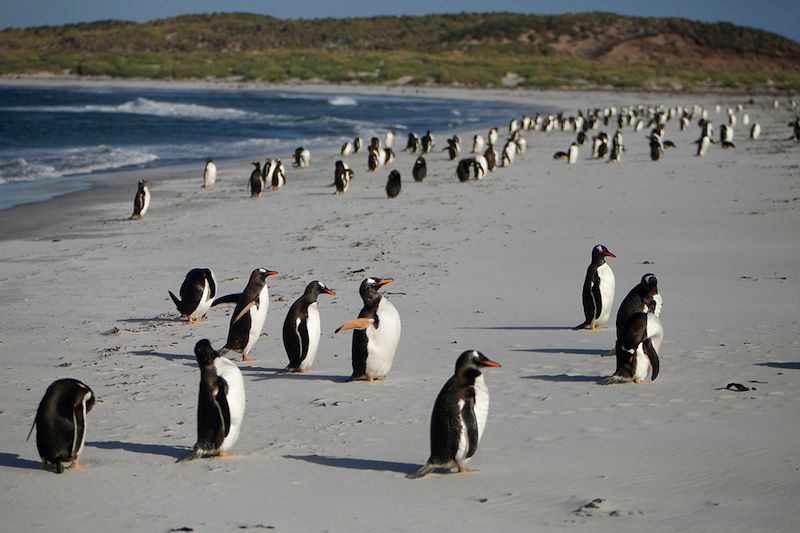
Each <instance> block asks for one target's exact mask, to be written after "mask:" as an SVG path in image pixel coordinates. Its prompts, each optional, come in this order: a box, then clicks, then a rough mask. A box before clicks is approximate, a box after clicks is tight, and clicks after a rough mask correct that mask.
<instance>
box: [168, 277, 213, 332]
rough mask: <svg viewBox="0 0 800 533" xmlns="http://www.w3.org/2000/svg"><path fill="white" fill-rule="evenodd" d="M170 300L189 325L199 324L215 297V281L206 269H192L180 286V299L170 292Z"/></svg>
mask: <svg viewBox="0 0 800 533" xmlns="http://www.w3.org/2000/svg"><path fill="white" fill-rule="evenodd" d="M167 292H169V296H170V298H172V301H173V302H174V303H175V307H177V308H178V312H179V313H180V314H181V315H183V316H185V317H187V318H188V319H189V323H190V324H195V323H197V322H201V321H202V320H203V317H204V316H205V314H206V312H208V310H209V309H210V308H211V304H212V303H213V302H214V297H215V296H216V295H217V279H216V278H215V277H214V273H213V272H212V271H211V270H210V269H208V268H193V269H191V270H190V271H189V272H188V273H187V274H186V278H185V279H184V280H183V283H182V284H181V290H180V295H181V297H180V299H179V298H178V297H177V296H175V295H174V294H173V293H172V291H167Z"/></svg>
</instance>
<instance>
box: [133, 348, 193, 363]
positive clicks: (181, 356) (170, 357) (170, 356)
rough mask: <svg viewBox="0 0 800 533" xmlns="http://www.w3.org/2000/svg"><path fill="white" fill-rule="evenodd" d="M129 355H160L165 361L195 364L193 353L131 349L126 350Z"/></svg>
mask: <svg viewBox="0 0 800 533" xmlns="http://www.w3.org/2000/svg"><path fill="white" fill-rule="evenodd" d="M128 353H129V354H131V355H148V356H154V357H161V358H162V359H166V360H167V361H181V360H184V361H189V363H188V364H189V366H195V357H194V355H189V354H186V353H166V352H158V351H156V350H131V351H129V352H128Z"/></svg>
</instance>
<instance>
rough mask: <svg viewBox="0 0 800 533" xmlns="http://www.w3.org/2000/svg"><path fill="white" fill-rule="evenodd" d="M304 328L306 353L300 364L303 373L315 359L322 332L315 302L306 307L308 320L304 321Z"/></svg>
mask: <svg viewBox="0 0 800 533" xmlns="http://www.w3.org/2000/svg"><path fill="white" fill-rule="evenodd" d="M306 328H307V329H308V353H307V354H306V358H305V359H303V362H302V363H300V370H301V371H303V372H305V371H306V370H308V369H309V368H310V367H311V365H312V364H313V363H314V359H315V358H316V357H317V348H319V336H320V333H321V331H322V328H321V325H320V320H319V309H317V302H314V303H312V304H311V305H309V306H308V320H306Z"/></svg>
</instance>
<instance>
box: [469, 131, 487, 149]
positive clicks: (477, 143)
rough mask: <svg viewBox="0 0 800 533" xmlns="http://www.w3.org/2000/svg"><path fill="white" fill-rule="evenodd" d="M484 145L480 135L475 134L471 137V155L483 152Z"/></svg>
mask: <svg viewBox="0 0 800 533" xmlns="http://www.w3.org/2000/svg"><path fill="white" fill-rule="evenodd" d="M484 144H485V143H484V140H483V135H481V134H480V133H476V134H475V135H474V136H473V137H472V153H473V154H479V153H481V152H483V146H484Z"/></svg>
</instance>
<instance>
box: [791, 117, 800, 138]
mask: <svg viewBox="0 0 800 533" xmlns="http://www.w3.org/2000/svg"><path fill="white" fill-rule="evenodd" d="M789 127H790V128H792V137H791V138H792V139H794V140H795V141H796V142H800V117H797V118H795V119H794V120H793V121H792V122H789Z"/></svg>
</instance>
